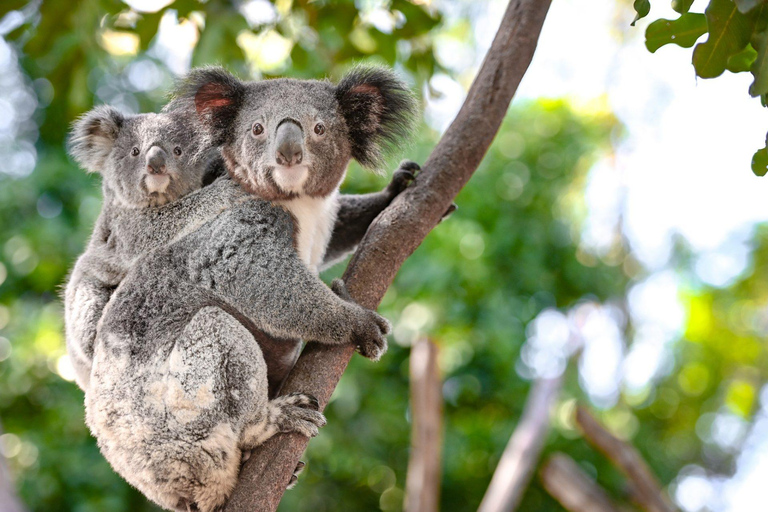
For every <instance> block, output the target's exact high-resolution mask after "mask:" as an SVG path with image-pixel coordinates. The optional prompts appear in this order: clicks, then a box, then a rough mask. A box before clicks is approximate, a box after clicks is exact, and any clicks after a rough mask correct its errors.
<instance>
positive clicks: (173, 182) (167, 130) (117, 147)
mask: <svg viewBox="0 0 768 512" xmlns="http://www.w3.org/2000/svg"><path fill="white" fill-rule="evenodd" d="M193 122H194V119H190V118H189V117H188V116H185V115H183V114H182V113H166V114H140V115H136V116H124V115H122V114H120V113H119V112H118V111H116V110H114V109H112V108H110V107H97V108H95V109H93V110H92V111H90V112H89V113H87V114H86V115H85V116H83V117H82V118H81V119H80V120H78V121H77V122H76V123H75V125H74V128H73V130H72V133H71V136H70V153H71V154H72V156H73V157H74V158H75V160H77V161H78V163H80V164H81V165H82V166H83V167H84V168H85V169H86V170H88V171H90V172H99V173H101V175H102V177H103V180H104V183H105V185H106V186H107V187H108V188H109V189H110V190H112V192H113V193H114V194H115V196H116V198H117V199H118V200H119V201H120V203H121V204H122V205H123V206H128V207H135V208H145V207H149V206H160V205H163V204H166V203H169V202H171V201H175V200H176V199H179V198H181V197H183V196H185V195H187V194H189V193H190V192H192V191H194V190H197V189H199V188H201V187H202V183H203V177H204V174H205V170H206V164H207V162H208V158H209V156H208V154H207V153H210V151H211V147H210V146H208V147H206V146H205V144H202V143H201V142H200V141H199V140H198V139H199V137H196V136H195V135H196V134H195V130H194V129H193V127H192V126H193ZM206 149H207V150H208V151H206Z"/></svg>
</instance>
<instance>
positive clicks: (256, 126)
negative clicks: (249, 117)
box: [251, 123, 264, 136]
mask: <svg viewBox="0 0 768 512" xmlns="http://www.w3.org/2000/svg"><path fill="white" fill-rule="evenodd" d="M251 132H253V134H254V135H255V136H259V135H261V134H262V133H264V127H263V126H261V123H253V128H251Z"/></svg>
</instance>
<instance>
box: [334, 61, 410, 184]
mask: <svg viewBox="0 0 768 512" xmlns="http://www.w3.org/2000/svg"><path fill="white" fill-rule="evenodd" d="M335 92H336V100H337V101H338V102H339V110H340V112H341V115H342V116H343V117H344V120H345V121H346V124H347V128H348V129H349V138H350V143H351V146H352V157H353V158H354V159H355V160H357V161H358V162H360V164H361V165H363V166H365V167H368V168H373V169H376V168H377V167H379V166H380V165H381V164H382V161H381V160H382V153H383V151H385V150H386V149H389V148H391V147H394V146H395V145H396V144H398V143H399V142H400V141H401V140H403V139H404V138H405V137H407V136H408V134H409V133H410V131H411V129H412V125H413V120H414V117H415V112H416V101H415V100H414V97H413V95H412V94H411V92H410V91H409V90H408V86H407V85H406V84H405V83H403V82H402V81H401V80H400V79H398V78H397V76H396V75H395V73H394V72H393V71H392V70H390V69H387V68H382V67H357V68H354V69H352V71H350V72H349V73H347V74H346V75H345V76H344V78H342V80H341V82H339V85H337V86H336V91H335Z"/></svg>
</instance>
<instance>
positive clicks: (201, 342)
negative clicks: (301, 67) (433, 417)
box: [86, 68, 413, 511]
mask: <svg viewBox="0 0 768 512" xmlns="http://www.w3.org/2000/svg"><path fill="white" fill-rule="evenodd" d="M177 92H178V95H179V97H178V100H177V101H176V104H175V106H174V108H175V109H178V110H180V111H182V112H186V113H188V114H190V113H191V114H194V115H196V116H197V117H198V119H199V120H200V122H201V123H202V125H203V127H204V132H205V133H206V135H207V136H210V137H211V138H212V140H213V143H214V144H216V145H220V147H221V153H222V155H223V157H224V161H225V163H226V167H227V170H228V172H229V173H230V175H231V176H232V177H233V178H234V180H235V181H237V182H239V183H240V184H241V185H242V186H243V187H244V188H246V189H247V190H248V191H249V192H251V193H252V194H254V196H255V198H254V199H251V200H245V201H241V202H237V203H236V204H234V205H233V206H231V207H229V208H227V209H226V210H224V211H222V212H221V213H220V214H219V215H217V216H215V218H213V219H211V220H209V221H207V222H205V223H204V224H202V225H199V226H197V228H196V229H195V230H193V231H191V232H188V233H186V234H184V235H183V236H180V237H178V238H177V239H175V240H174V241H172V242H171V243H169V244H167V245H165V246H163V247H160V248H157V249H155V250H154V251H153V252H152V253H151V254H148V255H146V256H142V257H141V258H139V259H138V260H137V261H136V262H135V263H134V265H133V266H132V267H131V268H130V270H129V271H128V273H127V274H126V275H125V278H124V279H123V281H122V283H121V284H120V286H119V288H118V289H117V290H116V291H115V292H114V294H113V296H112V299H111V300H110V302H109V303H108V305H107V306H106V308H104V312H103V316H102V319H101V323H100V326H99V329H98V333H97V339H96V343H95V344H94V357H93V369H92V372H91V381H90V385H89V387H88V388H87V390H86V421H87V423H88V426H89V427H90V429H91V432H92V433H93V434H94V436H95V437H96V438H97V440H98V444H99V447H100V448H101V451H102V453H103V454H104V456H105V457H106V458H107V460H108V461H109V462H110V463H111V464H112V466H113V468H115V470H116V471H117V472H118V473H120V474H121V475H122V476H123V477H124V478H125V479H126V480H128V482H130V483H131V484H132V485H134V486H136V487H137V488H138V489H139V490H141V491H142V492H143V493H144V494H145V495H146V496H147V497H148V498H150V499H151V500H153V501H155V502H156V503H158V504H159V505H161V506H163V507H165V508H168V509H171V510H180V511H185V510H201V511H212V510H215V509H217V508H218V507H220V506H222V505H223V504H224V503H225V502H226V500H227V498H228V497H229V495H230V493H231V491H232V489H233V487H234V485H235V483H236V480H237V475H238V472H239V467H240V461H241V453H242V451H244V450H249V449H252V448H253V447H254V446H257V445H259V444H261V443H263V442H264V441H265V440H267V439H269V438H270V437H271V436H273V435H274V434H276V433H278V432H290V431H294V432H299V433H302V434H304V435H308V436H314V435H316V433H317V429H318V427H319V426H321V425H323V424H324V422H325V419H324V417H323V416H322V414H321V413H320V412H319V411H318V410H317V409H318V404H317V401H316V400H314V399H313V398H312V397H310V396H308V395H306V394H303V393H298V394H293V395H288V396H279V397H277V398H274V399H270V395H269V386H268V363H267V362H265V358H264V352H265V351H264V346H263V345H261V342H260V340H259V343H257V342H256V341H257V340H258V337H257V336H255V335H254V333H255V332H259V331H264V332H266V333H268V334H269V335H270V336H273V337H277V338H279V339H285V340H288V343H287V346H288V347H289V348H290V349H291V350H293V347H294V344H293V343H294V341H295V340H301V339H303V340H307V341H314V342H320V343H326V344H347V343H353V344H354V345H356V346H357V347H358V350H359V351H360V353H361V354H363V355H364V356H366V357H369V358H372V359H377V358H378V357H380V355H381V354H382V353H383V352H384V350H385V349H386V334H387V333H388V331H389V323H388V322H387V321H386V320H385V319H384V318H382V317H381V316H379V315H378V314H376V313H375V312H373V311H369V310H366V309H364V308H362V307H360V306H359V305H357V304H355V303H354V302H352V301H350V300H346V298H347V297H348V296H347V295H346V293H345V290H344V288H343V284H341V283H340V282H337V283H335V285H334V289H333V290H331V289H330V288H328V287H327V286H326V285H325V284H324V283H323V282H322V281H321V280H320V279H319V278H318V276H317V269H318V267H319V266H321V265H322V263H323V260H324V257H325V255H326V254H328V253H332V252H333V251H330V250H327V246H328V243H329V240H330V241H332V240H333V239H334V238H336V235H335V234H334V232H335V230H334V229H333V225H334V221H335V219H336V218H343V217H344V216H343V215H342V214H341V212H340V210H343V208H340V207H339V201H340V199H339V196H338V187H339V184H340V182H341V180H342V178H343V177H344V173H345V171H346V168H347V165H348V163H349V161H350V159H351V158H353V157H354V158H356V159H357V160H358V161H360V162H361V163H363V164H365V165H373V163H374V162H376V161H377V159H378V155H379V154H380V151H381V150H382V148H383V147H384V146H385V145H386V143H388V142H393V141H395V140H397V137H398V135H399V134H400V133H402V132H403V131H404V129H405V127H406V126H407V125H408V123H409V120H410V118H411V112H412V109H413V100H412V98H411V95H410V94H409V92H408V90H407V88H406V87H405V86H404V85H403V84H402V83H401V82H400V81H399V80H397V79H396V78H395V76H394V75H393V74H392V72H391V71H388V70H385V69H378V68H373V69H358V70H355V71H353V72H351V73H350V74H348V75H347V76H346V77H345V78H344V79H343V80H342V81H341V83H339V84H338V85H334V84H331V83H329V82H319V81H299V80H269V81H265V82H241V81H239V80H237V79H236V78H234V77H233V76H231V75H229V74H228V73H226V72H225V71H223V70H221V69H203V70H195V71H193V72H192V73H191V74H190V75H189V76H188V77H187V80H186V81H185V82H184V85H183V86H182V87H181V88H180V89H179V90H178V91H177ZM403 172H409V171H408V170H403ZM203 190H205V189H203ZM276 343H279V340H278V341H277V342H276ZM270 350H271V349H270ZM286 483H288V482H286Z"/></svg>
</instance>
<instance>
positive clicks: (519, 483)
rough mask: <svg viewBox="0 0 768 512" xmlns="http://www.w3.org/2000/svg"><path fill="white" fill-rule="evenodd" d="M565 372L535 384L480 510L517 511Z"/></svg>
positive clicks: (540, 447) (483, 511)
mask: <svg viewBox="0 0 768 512" xmlns="http://www.w3.org/2000/svg"><path fill="white" fill-rule="evenodd" d="M562 378H563V377H562V375H561V376H560V377H556V378H554V379H539V380H536V381H535V382H534V383H533V387H532V388H531V391H530V394H529V395H528V400H527V402H526V403H525V409H524V410H523V415H522V416H521V417H520V422H519V423H518V424H517V427H516V428H515V431H514V432H513V433H512V437H510V438H509V443H507V447H506V448H505V449H504V453H503V454H502V455H501V460H500V461H499V465H498V466H497V467H496V471H494V473H493V478H491V484H490V485H489V486H488V490H487V491H485V496H483V501H482V502H481V503H480V508H478V509H477V512H508V511H510V510H515V509H516V508H517V506H518V505H519V504H520V500H521V499H522V498H523V494H524V493H525V490H526V489H527V488H528V483H529V482H530V481H531V477H532V476H533V471H534V469H535V468H536V464H537V463H538V461H539V455H541V449H542V448H543V447H544V441H545V440H546V437H547V433H548V432H549V414H550V409H551V408H552V404H554V403H555V400H557V396H558V395H559V394H560V386H561V384H562Z"/></svg>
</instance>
